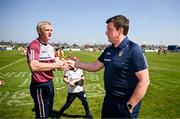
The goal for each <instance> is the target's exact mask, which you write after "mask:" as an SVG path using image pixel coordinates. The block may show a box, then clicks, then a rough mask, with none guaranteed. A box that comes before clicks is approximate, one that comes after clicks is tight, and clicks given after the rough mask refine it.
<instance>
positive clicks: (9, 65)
mask: <svg viewBox="0 0 180 119" xmlns="http://www.w3.org/2000/svg"><path fill="white" fill-rule="evenodd" d="M25 59H26V58H23V59H20V60H17V61H15V62H13V63H11V64H8V65H6V66H4V67H1V68H0V70H2V69H4V68H7V67H9V66H11V65H13V64H16V63H18V62H20V61H23V60H25Z"/></svg>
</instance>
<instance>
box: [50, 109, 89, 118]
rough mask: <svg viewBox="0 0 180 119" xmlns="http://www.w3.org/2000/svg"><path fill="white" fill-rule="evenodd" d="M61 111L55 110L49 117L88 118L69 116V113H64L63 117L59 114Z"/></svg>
mask: <svg viewBox="0 0 180 119" xmlns="http://www.w3.org/2000/svg"><path fill="white" fill-rule="evenodd" d="M58 112H59V111H55V110H53V112H52V113H51V115H50V116H49V117H50V118H53V119H54V118H60V117H67V118H86V116H85V115H77V114H76V115H71V114H67V113H63V114H62V115H59V114H58Z"/></svg>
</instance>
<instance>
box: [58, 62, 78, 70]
mask: <svg viewBox="0 0 180 119" xmlns="http://www.w3.org/2000/svg"><path fill="white" fill-rule="evenodd" d="M55 65H56V66H55V67H56V69H62V70H65V71H68V70H72V69H74V67H75V61H73V60H67V61H65V60H56V63H55Z"/></svg>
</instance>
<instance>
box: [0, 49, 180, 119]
mask: <svg viewBox="0 0 180 119" xmlns="http://www.w3.org/2000/svg"><path fill="white" fill-rule="evenodd" d="M100 54H101V53H100V52H72V53H69V52H65V55H66V56H67V57H70V56H72V55H77V56H79V57H80V60H81V61H87V62H89V61H95V60H96V59H97V58H98V56H99V55H100ZM146 57H147V60H148V64H149V70H150V80H151V83H150V86H149V89H148V91H147V94H146V96H145V97H144V99H143V104H142V107H141V110H140V113H139V118H180V111H179V107H180V95H179V92H180V75H179V74H180V60H179V59H180V53H167V55H163V54H162V55H157V53H146ZM26 62H27V61H26V57H25V56H22V55H20V53H19V52H18V51H0V80H3V81H5V85H4V86H1V87H0V118H34V117H35V113H34V112H33V111H31V110H32V108H33V107H34V105H33V100H32V98H31V96H30V93H29V83H30V71H29V69H28V66H27V63H26ZM54 74H55V78H54V80H53V81H54V89H55V97H54V107H53V109H54V112H57V111H58V110H59V109H60V108H61V107H62V106H63V104H64V103H65V100H66V96H67V88H66V84H65V83H64V82H63V81H62V79H63V71H55V72H54ZM84 75H85V78H86V81H85V91H86V96H87V99H88V102H89V106H90V110H91V113H92V115H93V117H94V118H100V117H101V107H102V102H103V97H104V88H103V86H104V84H103V69H102V70H101V71H98V72H95V73H92V72H86V71H84ZM63 87H64V88H63ZM56 88H58V89H60V90H56ZM84 115H85V112H84V108H83V106H82V104H81V102H80V101H79V100H78V99H76V100H75V101H74V103H73V104H72V105H71V106H70V108H69V109H67V110H66V111H65V115H64V116H63V117H62V118H69V117H77V118H84Z"/></svg>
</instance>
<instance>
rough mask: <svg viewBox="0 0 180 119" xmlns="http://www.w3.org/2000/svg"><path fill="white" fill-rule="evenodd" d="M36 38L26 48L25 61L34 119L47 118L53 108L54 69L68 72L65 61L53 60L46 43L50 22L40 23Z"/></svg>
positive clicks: (51, 47) (53, 56) (53, 54)
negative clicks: (28, 70) (27, 67)
mask: <svg viewBox="0 0 180 119" xmlns="http://www.w3.org/2000/svg"><path fill="white" fill-rule="evenodd" d="M36 29H37V32H38V36H39V37H38V38H37V39H35V40H33V41H32V42H31V43H30V44H29V45H28V48H27V61H28V65H29V68H30V70H31V73H32V76H31V84H30V93H31V96H32V98H33V100H34V103H35V113H36V118H48V116H49V114H50V112H51V111H52V107H53V98H54V87H53V82H52V79H53V77H54V75H53V70H54V69H64V70H68V69H69V66H68V64H67V63H66V62H65V61H60V60H55V52H54V48H53V46H52V45H51V44H49V43H48V41H49V39H50V38H51V35H52V25H51V23H50V22H47V21H42V22H40V23H38V25H37V27H36Z"/></svg>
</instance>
